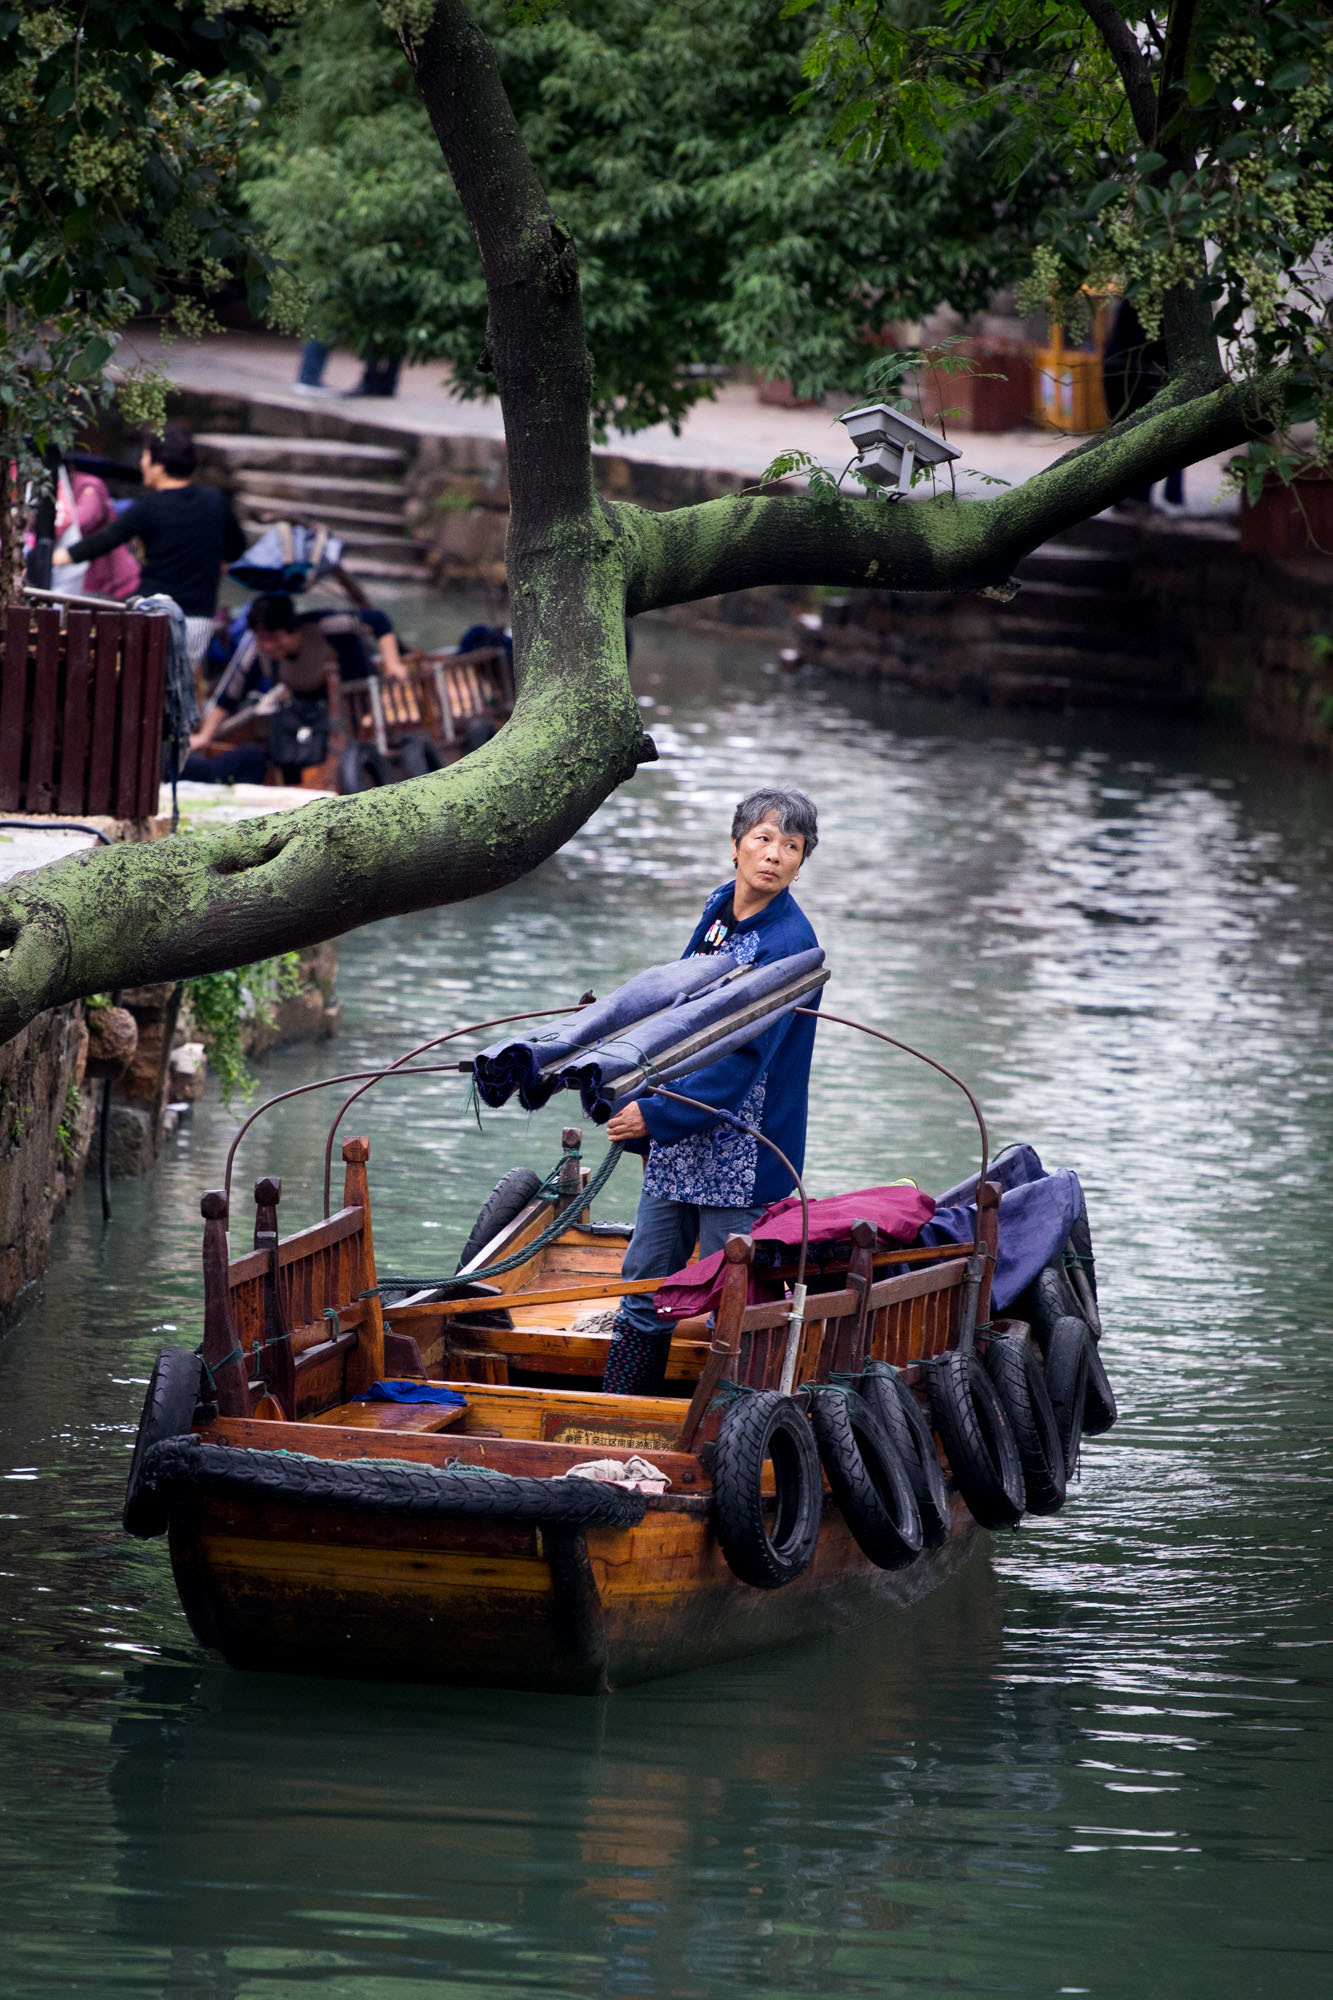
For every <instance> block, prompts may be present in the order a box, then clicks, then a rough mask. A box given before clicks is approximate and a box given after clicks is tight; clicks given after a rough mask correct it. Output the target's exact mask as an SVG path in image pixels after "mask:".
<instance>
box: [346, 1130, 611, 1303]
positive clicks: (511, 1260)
mask: <svg viewBox="0 0 1333 2000" xmlns="http://www.w3.org/2000/svg"><path fill="white" fill-rule="evenodd" d="M624 1150H625V1148H624V1147H623V1146H621V1145H614V1146H612V1147H611V1148H610V1150H609V1152H608V1153H607V1155H606V1158H605V1159H604V1160H603V1161H602V1164H601V1166H600V1167H598V1169H597V1172H596V1173H595V1174H594V1175H593V1176H592V1179H591V1180H590V1181H589V1182H588V1184H587V1186H586V1187H580V1188H579V1189H578V1191H577V1193H576V1194H575V1195H574V1197H573V1199H572V1200H571V1201H569V1202H568V1203H567V1204H566V1206H565V1207H564V1208H562V1209H561V1211H560V1213H559V1214H558V1215H556V1216H555V1217H553V1218H552V1220H551V1221H550V1222H548V1223H547V1225H546V1227H545V1229H543V1230H542V1231H541V1232H540V1233H539V1234H538V1235H536V1236H534V1237H533V1238H532V1241H531V1242H530V1243H525V1244H524V1245H523V1248H522V1249H521V1250H515V1251H514V1252H513V1253H512V1255H511V1256H508V1257H501V1258H500V1259H499V1260H498V1261H497V1262H496V1263H494V1264H487V1265H486V1266H485V1267H484V1268H483V1269H482V1270H480V1271H455V1272H453V1273H452V1275H451V1276H449V1277H447V1278H440V1277H434V1278H413V1277H405V1278H404V1277H398V1276H392V1275H391V1276H386V1277H383V1278H381V1279H380V1280H379V1282H378V1284H375V1285H372V1286H371V1287H370V1289H369V1290H368V1291H365V1292H362V1293H360V1295H359V1296H360V1297H361V1298H363V1299H369V1298H374V1297H375V1296H376V1295H377V1294H378V1293H380V1292H382V1291H384V1290H385V1288H386V1287H387V1288H388V1289H389V1290H391V1291H395V1292H398V1291H404V1290H406V1291H412V1292H416V1291H426V1290H431V1291H435V1290H444V1289H452V1288H453V1287H455V1286H458V1285H480V1284H485V1283H486V1282H487V1280H488V1279H490V1278H498V1277H500V1276H501V1275H502V1274H503V1273H504V1272H505V1271H516V1270H517V1269H518V1267H519V1265H520V1264H526V1263H527V1262H528V1261H529V1259H530V1258H532V1257H535V1256H536V1254H537V1252H538V1251H539V1250H544V1249H545V1248H546V1246H547V1244H548V1243H554V1242H555V1240H556V1238H557V1237H558V1236H563V1235H564V1233H565V1231H566V1230H567V1229H569V1228H571V1227H572V1226H573V1221H574V1218H575V1216H577V1215H581V1214H582V1213H583V1210H584V1209H585V1208H587V1207H589V1206H590V1205H591V1203H592V1202H593V1200H594V1199H595V1198H596V1196H597V1195H599V1194H600V1193H601V1191H602V1189H603V1188H604V1187H605V1186H606V1184H607V1182H608V1181H609V1180H610V1178H611V1176H612V1174H613V1173H614V1172H615V1170H616V1168H617V1167H618V1166H619V1164H620V1157H621V1154H622V1153H623V1152H624ZM575 1157H576V1158H577V1155H575ZM564 1164H565V1162H564V1160H563V1159H562V1160H561V1162H560V1166H558V1167H555V1168H554V1169H553V1170H552V1171H551V1172H550V1173H549V1174H548V1175H547V1176H546V1179H545V1180H544V1181H543V1182H542V1184H541V1186H540V1188H539V1189H538V1190H537V1193H536V1194H535V1195H534V1196H533V1200H534V1201H536V1200H537V1199H539V1198H541V1199H544V1200H547V1201H550V1200H553V1199H554V1198H555V1196H556V1195H557V1194H558V1193H559V1191H560V1182H559V1176H560V1172H561V1169H562V1168H563V1166H564ZM479 1310H481V1311H484V1310H485V1302H484V1301H482V1302H481V1304H480V1306H479Z"/></svg>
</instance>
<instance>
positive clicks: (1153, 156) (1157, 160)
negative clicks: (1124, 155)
mask: <svg viewBox="0 0 1333 2000" xmlns="http://www.w3.org/2000/svg"><path fill="white" fill-rule="evenodd" d="M1134 165H1135V167H1136V168H1137V169H1138V171H1139V173H1141V174H1155V173H1156V172H1157V170H1158V168H1159V167H1164V166H1165V165H1166V156H1165V154H1163V153H1140V154H1139V156H1138V158H1137V159H1136V160H1135V162H1134Z"/></svg>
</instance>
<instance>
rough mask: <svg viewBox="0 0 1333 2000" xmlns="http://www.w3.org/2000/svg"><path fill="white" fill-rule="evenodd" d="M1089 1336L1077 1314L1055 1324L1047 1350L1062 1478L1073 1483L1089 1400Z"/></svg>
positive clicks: (1048, 1382)
mask: <svg viewBox="0 0 1333 2000" xmlns="http://www.w3.org/2000/svg"><path fill="white" fill-rule="evenodd" d="M1091 1352H1092V1335H1091V1334H1090V1333H1089V1332H1088V1323H1087V1321H1086V1320H1085V1319H1080V1318H1079V1316H1078V1314H1077V1313H1069V1314H1067V1315H1066V1316H1065V1317H1064V1318H1063V1319H1058V1320H1056V1322H1055V1324H1054V1326H1053V1327H1052V1328H1051V1337H1050V1340H1049V1341H1048V1343H1047V1346H1046V1393H1047V1395H1048V1396H1049V1397H1050V1399H1051V1408H1052V1409H1053V1410H1054V1411H1055V1421H1056V1424H1057V1426H1058V1428H1059V1432H1060V1445H1061V1448H1062V1450H1063V1451H1064V1455H1065V1474H1066V1476H1067V1477H1068V1478H1070V1479H1072V1478H1073V1476H1074V1468H1075V1467H1076V1466H1077V1464H1078V1450H1079V1446H1080V1444H1081V1443H1082V1442H1083V1408H1084V1404H1085V1403H1086V1402H1087V1396H1088V1356H1089V1354H1090V1353H1091Z"/></svg>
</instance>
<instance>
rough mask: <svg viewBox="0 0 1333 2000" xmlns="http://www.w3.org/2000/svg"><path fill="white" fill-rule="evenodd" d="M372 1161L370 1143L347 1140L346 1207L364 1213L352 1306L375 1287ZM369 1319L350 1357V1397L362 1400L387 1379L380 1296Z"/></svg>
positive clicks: (371, 1303)
mask: <svg viewBox="0 0 1333 2000" xmlns="http://www.w3.org/2000/svg"><path fill="white" fill-rule="evenodd" d="M369 1158H370V1141H369V1139H344V1140H343V1160H344V1162H345V1163H346V1164H345V1172H344V1174H343V1207H344V1208H359V1209H360V1210H361V1233H360V1235H359V1236H354V1237H353V1238H351V1242H352V1243H353V1244H354V1245H355V1246H356V1255H355V1256H354V1258H353V1271H352V1301H351V1302H352V1303H354V1302H355V1301H356V1299H357V1298H358V1297H359V1296H360V1294H361V1293H362V1292H364V1291H368V1290H369V1289H370V1287H371V1286H372V1285H373V1284H374V1283H375V1245H374V1240H373V1238H372V1237H371V1233H370V1180H369V1177H368V1176H367V1173H366V1161H367V1160H368V1159H369ZM365 1305H366V1316H365V1318H364V1319H363V1320H362V1322H361V1334H360V1338H359V1340H358V1341H357V1344H356V1346H355V1347H354V1348H353V1349H352V1352H351V1353H350V1354H349V1355H348V1357H347V1393H348V1395H349V1396H358V1395H360V1394H361V1392H362V1390H364V1389H368V1388H369V1387H370V1385H371V1383H372V1382H381V1381H383V1379H384V1309H383V1307H382V1306H381V1304H380V1297H379V1293H378V1292H376V1293H375V1294H374V1295H373V1297H371V1298H368V1299H367V1300H366V1302H365Z"/></svg>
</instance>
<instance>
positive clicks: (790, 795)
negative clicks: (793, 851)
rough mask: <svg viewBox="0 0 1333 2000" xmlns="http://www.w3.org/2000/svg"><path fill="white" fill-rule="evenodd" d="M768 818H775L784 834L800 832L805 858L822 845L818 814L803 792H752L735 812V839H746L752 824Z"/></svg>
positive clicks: (732, 822) (733, 836)
mask: <svg viewBox="0 0 1333 2000" xmlns="http://www.w3.org/2000/svg"><path fill="white" fill-rule="evenodd" d="M765 819H775V820H776V821H777V823H778V830H779V832H781V833H799V834H800V835H801V837H802V839H803V840H804V841H805V854H804V857H803V858H804V859H805V860H806V861H808V860H809V859H810V856H811V855H812V854H813V853H814V851H815V849H816V848H817V847H818V845H819V815H818V814H817V813H816V811H815V808H814V801H813V800H811V799H808V798H807V797H806V796H805V793H804V792H777V791H763V792H751V793H749V794H748V796H747V797H745V798H743V799H742V800H741V802H740V804H739V805H738V806H737V808H736V810H735V812H734V813H733V814H732V817H731V837H732V839H733V840H741V839H743V838H744V836H745V835H746V834H747V833H748V832H749V831H750V828H751V827H752V826H758V825H759V822H760V821H761V820H765Z"/></svg>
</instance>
